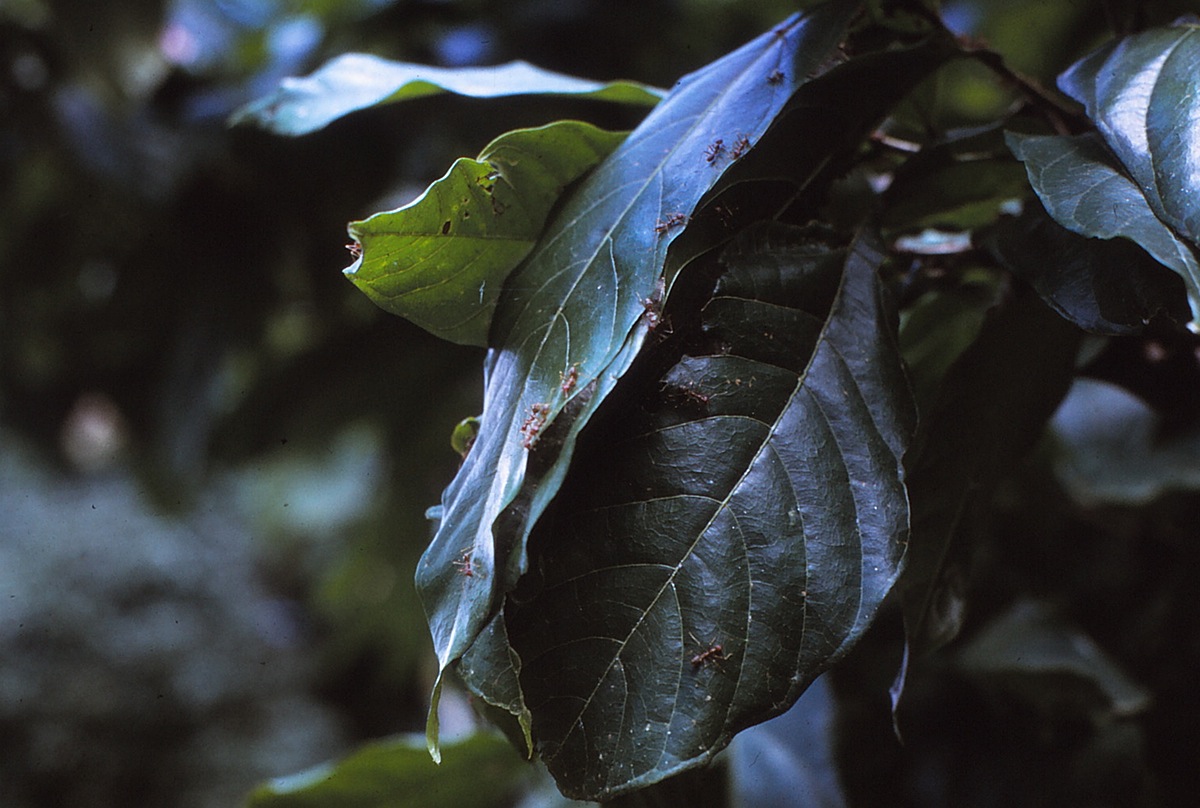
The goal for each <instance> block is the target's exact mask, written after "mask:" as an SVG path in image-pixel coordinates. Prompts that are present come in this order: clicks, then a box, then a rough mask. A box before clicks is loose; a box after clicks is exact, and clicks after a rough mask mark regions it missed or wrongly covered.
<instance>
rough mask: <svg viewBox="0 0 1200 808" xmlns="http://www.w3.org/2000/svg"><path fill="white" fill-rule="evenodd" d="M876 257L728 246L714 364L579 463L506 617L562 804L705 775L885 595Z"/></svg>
mask: <svg viewBox="0 0 1200 808" xmlns="http://www.w3.org/2000/svg"><path fill="white" fill-rule="evenodd" d="M880 260H881V255H880V254H879V253H878V252H877V251H876V250H875V249H874V247H873V246H872V245H871V244H870V243H868V242H866V241H859V242H856V244H855V245H854V246H853V247H852V248H851V249H850V250H846V249H830V248H828V247H827V246H825V245H824V244H821V243H819V242H812V241H809V240H807V239H806V238H805V237H803V236H802V235H800V234H798V233H797V232H796V231H793V230H786V229H785V230H780V229H775V230H772V231H763V230H760V231H757V232H756V233H755V234H754V235H753V236H751V237H747V238H746V239H745V240H739V242H737V243H736V244H735V245H734V247H733V248H731V249H730V250H728V251H727V253H726V261H727V262H728V271H727V273H726V274H725V275H724V276H723V277H722V279H721V281H720V282H719V285H718V288H717V290H716V293H715V295H714V297H713V299H712V300H711V301H710V302H709V303H708V304H707V306H706V307H705V309H704V314H703V320H704V342H705V344H707V345H708V351H707V352H705V353H703V354H701V355H696V356H685V357H683V358H682V359H681V360H680V361H679V362H678V363H677V364H676V365H675V366H674V367H672V368H671V369H670V370H669V371H667V373H666V374H665V375H664V376H663V378H662V381H661V385H659V386H657V387H656V388H655V393H654V396H652V397H651V400H650V401H649V402H642V403H640V404H638V405H634V406H630V408H629V410H628V411H627V412H624V413H623V414H621V415H619V416H614V415H611V414H610V415H609V416H608V417H609V418H611V419H612V421H613V422H614V423H619V424H620V425H621V430H620V433H619V434H620V437H617V438H615V439H613V440H608V439H597V440H598V443H597V444H593V446H592V447H591V448H590V449H588V448H587V447H582V448H581V450H580V457H579V459H578V460H577V463H576V465H575V467H574V469H573V471H572V474H571V475H570V476H569V477H568V480H567V482H566V483H565V485H564V489H563V492H562V494H561V498H560V500H558V501H557V502H556V505H555V506H553V507H552V508H551V510H550V511H549V512H548V514H547V517H546V521H544V522H543V523H542V524H539V526H538V528H536V529H535V532H534V536H533V538H532V540H531V547H534V548H538V550H536V551H535V558H534V559H533V564H532V568H533V569H534V570H535V572H531V573H530V577H531V578H533V579H534V581H535V582H534V583H531V584H530V587H531V588H532V589H534V590H536V593H535V594H533V595H532V596H531V597H530V596H528V595H527V594H525V593H523V591H522V590H518V591H517V593H515V594H514V596H513V598H512V599H510V601H509V603H508V605H507V606H506V617H507V622H508V630H509V638H510V641H511V642H512V644H513V647H514V648H515V649H516V651H517V653H518V654H519V656H520V658H521V660H522V668H521V685H522V688H523V690H524V692H525V698H526V703H527V705H528V707H529V709H530V711H531V713H532V715H533V730H534V737H535V741H536V742H537V744H538V748H539V751H540V753H541V755H542V758H543V759H544V760H545V762H546V764H547V767H548V768H549V769H550V772H551V773H552V774H553V775H554V776H555V779H556V780H557V781H558V783H559V786H560V788H562V789H563V791H564V793H566V794H568V795H570V796H575V797H583V798H590V799H599V798H607V797H609V796H612V795H614V794H618V793H621V792H623V791H626V790H629V789H632V788H636V787H639V786H642V785H646V784H648V783H652V782H656V781H657V780H660V779H662V778H664V777H667V776H669V775H670V774H672V773H674V772H677V771H680V770H681V769H684V768H688V767H690V766H693V765H697V764H700V763H703V762H704V761H706V760H708V759H709V758H711V757H712V755H714V754H715V753H716V752H718V751H719V750H720V749H722V748H723V747H724V746H725V745H726V744H728V742H729V740H730V738H731V737H732V735H733V734H734V733H735V732H737V731H738V730H740V729H743V728H745V727H747V726H750V725H751V724H754V723H757V722H760V721H763V720H765V719H767V718H769V717H771V716H773V715H776V714H778V713H780V712H781V711H783V710H785V709H786V708H787V707H788V706H790V705H791V703H792V702H794V701H795V699H796V698H797V697H798V696H799V695H800V693H801V692H803V691H804V689H805V688H806V687H807V686H808V684H809V683H810V682H811V681H812V680H813V679H814V678H815V677H816V676H817V675H818V674H819V673H820V672H821V671H823V670H824V669H825V668H827V667H828V666H829V665H830V664H831V663H832V662H833V661H834V660H836V659H837V658H839V657H840V656H842V655H843V654H844V653H845V652H846V651H847V650H848V649H849V648H850V647H851V646H852V645H853V643H854V641H855V640H856V639H857V637H858V636H859V635H860V633H861V632H862V631H863V630H864V629H865V628H866V626H867V625H868V623H869V622H870V620H871V618H872V617H873V615H874V613H875V610H876V608H877V607H878V605H879V603H880V601H881V600H882V598H883V597H884V595H886V594H887V592H888V590H889V589H890V587H891V585H892V582H893V581H894V580H895V578H896V575H897V574H898V572H899V565H900V560H901V557H902V555H903V548H904V544H905V539H906V534H907V528H908V506H907V500H906V495H905V490H904V485H903V479H902V477H903V475H902V471H901V468H900V456H901V455H902V454H903V452H904V450H905V447H906V445H907V442H908V438H909V433H910V430H911V427H912V421H913V412H912V407H911V401H910V399H909V397H908V394H907V385H906V383H905V381H904V378H903V372H902V370H901V364H900V358H899V354H898V351H897V349H896V346H895V342H894V339H893V335H892V333H891V325H890V322H889V319H888V316H887V314H886V311H885V309H884V306H883V303H882V301H881V294H880V289H879V285H878V281H877V278H876V274H875V272H876V268H877V266H878V264H879V261H880ZM654 398H658V401H654V400H653V399H654ZM672 405H675V406H672ZM585 452H586V454H585ZM560 503H561V504H560Z"/></svg>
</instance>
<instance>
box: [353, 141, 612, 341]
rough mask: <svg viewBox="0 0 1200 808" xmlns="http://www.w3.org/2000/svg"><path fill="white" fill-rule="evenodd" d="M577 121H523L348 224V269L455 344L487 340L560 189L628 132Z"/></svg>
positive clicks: (379, 299) (384, 302)
mask: <svg viewBox="0 0 1200 808" xmlns="http://www.w3.org/2000/svg"><path fill="white" fill-rule="evenodd" d="M624 137H625V134H624V133H617V132H606V131H604V130H603V129H597V128H596V127H594V126H592V125H590V124H586V123H582V122H579V121H559V122H557V123H552V124H548V125H547V126H543V127H539V128H537V129H520V130H517V131H515V132H509V133H507V134H504V135H501V136H500V137H499V138H497V139H496V140H494V141H493V142H492V143H491V144H489V145H488V147H487V148H485V149H484V150H483V152H482V153H481V154H480V155H479V157H478V159H475V160H470V159H467V158H462V159H459V160H457V161H455V163H454V165H453V166H451V167H450V170H449V171H448V172H447V173H446V176H444V177H442V178H441V179H440V180H438V181H437V182H435V183H434V184H433V185H431V186H430V187H429V188H428V189H427V190H426V191H425V193H424V194H422V195H421V197H420V198H418V199H417V200H416V201H414V202H412V203H411V204H409V205H406V206H405V207H403V208H400V209H399V210H394V211H389V212H386V213H377V214H375V215H374V216H372V217H370V218H369V219H366V220H364V221H361V222H351V224H350V228H349V232H350V237H351V238H353V239H354V240H355V241H356V242H357V243H358V244H359V245H360V246H359V247H358V249H361V252H362V254H361V255H360V256H359V258H358V259H357V260H356V261H355V262H354V263H353V264H352V265H350V266H349V267H348V268H347V269H346V270H345V273H346V276H347V277H348V278H350V280H352V281H354V284H355V285H356V286H357V287H358V288H359V289H361V290H362V291H363V292H364V293H366V295H367V297H369V298H371V300H373V301H374V302H375V303H377V304H378V305H379V306H381V307H382V308H384V309H386V310H387V311H389V312H391V313H392V314H398V315H400V316H401V317H406V318H408V319H409V320H412V321H413V322H414V323H416V324H417V325H419V326H421V327H422V328H424V329H425V330H426V331H429V332H430V333H432V334H436V335H437V336H439V337H442V338H444V339H448V340H450V341H452V342H458V343H464V344H468V345H480V346H482V345H486V344H487V335H488V328H489V326H490V325H491V321H492V312H493V311H494V310H495V308H496V299H497V298H498V297H499V296H500V288H501V285H502V283H503V282H504V279H505V278H506V277H508V274H509V273H510V272H511V271H512V270H513V269H514V268H515V267H516V266H517V265H518V264H519V263H520V262H521V261H522V260H523V259H524V258H525V256H526V255H528V254H529V251H530V250H532V249H533V245H534V244H535V243H536V241H537V237H538V235H539V234H540V233H541V232H542V228H543V227H544V226H545V224H546V218H547V217H548V216H549V215H550V209H551V208H552V207H553V206H554V203H555V202H557V201H558V198H559V197H560V196H561V195H562V192H563V190H564V189H565V188H566V187H567V186H568V185H570V184H571V183H572V182H574V181H575V180H577V179H578V178H579V177H580V176H582V175H583V174H584V173H586V172H587V171H589V170H591V169H592V168H594V167H595V165H596V164H597V163H598V162H600V161H601V160H603V159H604V158H605V157H606V156H607V155H608V154H609V153H610V152H611V151H612V150H613V149H615V148H616V147H617V145H618V144H620V142H621V141H622V140H623V139H624Z"/></svg>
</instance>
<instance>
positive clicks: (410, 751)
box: [247, 734, 531, 808]
mask: <svg viewBox="0 0 1200 808" xmlns="http://www.w3.org/2000/svg"><path fill="white" fill-rule="evenodd" d="M449 749H453V750H454V754H453V756H452V758H453V759H452V760H447V761H446V763H445V764H444V765H442V766H438V765H437V764H435V763H434V762H433V761H432V760H430V759H429V753H428V752H427V751H426V749H425V739H424V738H423V737H421V736H419V735H405V736H401V737H398V738H394V739H389V740H383V741H375V742H373V743H369V744H366V745H364V746H361V747H359V748H358V749H357V750H356V751H355V752H353V753H351V754H350V755H349V756H348V757H346V758H343V759H342V760H339V761H336V762H333V763H326V764H322V765H320V766H316V767H314V768H312V769H309V770H307V771H304V772H300V773H299V774H293V775H290V776H288V777H280V778H278V779H276V780H272V781H270V782H269V783H266V784H264V785H262V786H259V787H258V788H257V789H255V791H254V793H253V794H251V795H250V798H249V800H248V801H247V808H405V807H406V806H412V807H413V808H439V806H444V807H445V808H470V807H471V806H478V808H495V806H498V805H503V804H506V802H507V801H508V800H510V799H511V798H512V795H513V794H514V793H515V792H516V790H517V788H518V786H520V785H521V783H522V781H523V780H525V779H526V778H528V777H529V776H530V772H531V770H530V769H529V766H528V765H527V764H525V763H524V762H523V761H522V760H521V758H520V756H519V755H518V754H517V753H516V752H514V751H513V748H512V746H510V745H509V744H508V742H507V741H505V740H504V739H503V738H500V737H497V736H495V735H486V734H477V735H472V736H471V737H469V738H467V739H465V740H462V741H457V742H455V743H453V744H450V745H448V746H447V750H448V751H449Z"/></svg>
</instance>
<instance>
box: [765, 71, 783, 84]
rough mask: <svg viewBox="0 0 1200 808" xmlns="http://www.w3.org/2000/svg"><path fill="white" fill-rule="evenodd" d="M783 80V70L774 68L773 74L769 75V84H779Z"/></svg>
mask: <svg viewBox="0 0 1200 808" xmlns="http://www.w3.org/2000/svg"><path fill="white" fill-rule="evenodd" d="M781 81H783V71H780V70H773V71H771V75H769V76H767V84H779V83H780V82H781Z"/></svg>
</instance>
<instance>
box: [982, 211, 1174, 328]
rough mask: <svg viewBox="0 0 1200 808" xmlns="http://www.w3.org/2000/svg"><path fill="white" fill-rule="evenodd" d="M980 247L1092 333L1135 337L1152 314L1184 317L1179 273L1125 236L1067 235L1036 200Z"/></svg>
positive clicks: (1068, 233)
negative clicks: (1165, 267) (1090, 237)
mask: <svg viewBox="0 0 1200 808" xmlns="http://www.w3.org/2000/svg"><path fill="white" fill-rule="evenodd" d="M984 245H985V246H986V247H987V248H988V249H989V250H990V251H991V253H992V254H993V255H994V256H995V257H996V259H997V260H998V261H999V262H1000V263H1001V264H1002V265H1003V266H1004V267H1005V268H1006V269H1008V270H1010V271H1011V272H1012V273H1013V274H1015V275H1017V276H1018V277H1020V278H1022V279H1024V280H1025V281H1027V282H1028V283H1030V284H1031V285H1032V286H1033V288H1034V289H1036V290H1037V292H1038V294H1040V295H1041V296H1042V298H1043V299H1044V300H1045V301H1046V302H1047V303H1049V304H1050V305H1051V306H1052V307H1054V309H1055V311H1057V312H1058V313H1059V314H1061V315H1062V316H1063V317H1065V318H1066V319H1068V320H1070V321H1071V322H1073V323H1075V325H1077V326H1079V327H1080V328H1083V329H1086V330H1088V331H1091V332H1093V333H1097V334H1111V335H1121V334H1136V333H1140V332H1141V331H1142V329H1143V327H1144V326H1145V324H1146V323H1147V322H1149V320H1150V319H1151V318H1152V317H1154V316H1155V315H1156V314H1159V313H1164V314H1167V315H1168V316H1170V317H1172V318H1173V319H1175V320H1176V321H1177V322H1180V323H1182V322H1186V321H1187V319H1188V307H1187V293H1186V290H1185V288H1184V285H1183V281H1182V280H1181V279H1180V278H1179V277H1178V276H1176V275H1173V274H1172V273H1170V272H1167V271H1166V270H1165V269H1164V268H1163V266H1162V265H1161V264H1159V263H1158V262H1157V261H1155V260H1154V259H1152V258H1151V257H1150V256H1149V255H1147V254H1146V252H1145V251H1144V250H1142V249H1141V248H1139V247H1138V246H1136V245H1135V244H1132V243H1130V242H1129V241H1126V240H1125V239H1112V240H1110V241H1101V240H1098V239H1088V238H1083V237H1082V236H1079V235H1076V234H1075V233H1072V232H1071V231H1069V230H1066V229H1065V228H1063V227H1061V226H1060V225H1058V224H1057V223H1055V222H1054V220H1052V219H1051V218H1050V217H1049V216H1047V215H1046V211H1045V210H1044V209H1043V208H1042V206H1041V205H1039V204H1038V203H1037V201H1036V200H1031V201H1030V202H1029V203H1027V207H1026V209H1025V211H1024V212H1023V213H1022V214H1021V215H1020V216H1019V217H1017V218H1015V219H1012V220H1009V221H1006V222H1003V223H1001V225H1000V226H999V227H997V228H996V229H995V230H994V231H993V232H992V233H990V234H989V235H988V237H987V238H985V239H984ZM1051 256H1052V258H1049V257H1051Z"/></svg>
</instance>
